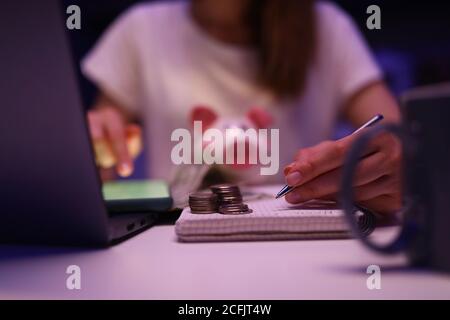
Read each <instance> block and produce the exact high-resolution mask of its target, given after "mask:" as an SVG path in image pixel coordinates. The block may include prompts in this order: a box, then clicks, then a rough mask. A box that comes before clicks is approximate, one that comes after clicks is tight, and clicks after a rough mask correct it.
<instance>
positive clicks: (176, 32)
mask: <svg viewBox="0 0 450 320" xmlns="http://www.w3.org/2000/svg"><path fill="white" fill-rule="evenodd" d="M188 6H189V3H188V2H185V1H183V2H168V3H166V2H162V3H153V4H140V5H137V6H135V7H133V8H132V9H130V10H129V11H127V12H126V13H124V14H123V15H122V16H121V17H120V18H119V19H118V20H117V21H116V22H115V23H114V24H113V25H112V26H111V27H110V28H109V29H108V30H107V32H106V33H105V34H104V36H103V37H102V38H101V40H100V41H99V42H98V43H97V45H96V47H95V48H94V49H93V50H92V51H91V52H90V54H89V55H88V56H87V57H86V58H85V60H84V61H83V63H82V70H83V72H84V74H85V75H86V76H87V77H88V78H89V79H91V80H92V81H93V82H94V83H96V84H97V85H98V87H99V88H100V89H102V90H104V92H106V93H107V94H108V95H110V96H111V97H112V98H114V99H116V100H117V101H118V102H119V103H121V104H123V105H124V106H125V107H126V108H128V109H129V110H130V111H133V112H136V113H138V114H140V116H141V117H142V119H143V121H144V125H145V132H146V135H145V144H146V150H147V152H148V165H149V167H148V169H149V170H148V173H149V175H150V176H151V177H153V178H165V179H167V178H168V177H169V175H170V172H171V170H172V169H173V167H174V165H173V164H172V161H171V158H170V154H171V150H172V148H173V146H174V143H173V142H171V134H172V132H173V131H174V130H175V129H177V128H190V126H191V123H190V120H189V118H190V117H189V116H190V112H191V110H192V108H193V107H194V106H197V105H208V106H210V107H211V108H212V109H214V111H215V112H216V113H217V114H219V115H220V116H236V117H241V116H244V115H245V114H246V112H247V111H248V109H250V108H251V107H253V106H259V107H262V108H265V109H266V110H268V111H269V112H270V113H271V114H272V115H273V116H274V117H275V124H274V125H273V127H274V128H279V129H280V174H278V175H277V176H275V177H272V179H269V180H271V181H278V182H281V180H282V168H283V167H284V166H285V165H287V164H289V163H290V162H292V161H293V158H294V155H295V153H296V151H297V150H298V149H300V148H302V147H305V146H310V145H314V144H317V143H319V142H321V141H323V140H326V139H330V138H331V135H332V133H333V129H334V127H335V124H336V121H337V119H338V117H339V116H340V111H341V110H340V108H341V106H342V105H343V102H344V101H346V99H348V98H349V97H350V96H352V95H353V94H355V93H356V92H357V91H358V90H360V89H362V88H363V87H364V86H366V85H368V84H369V83H371V82H373V81H376V80H379V79H381V77H382V74H381V72H380V69H379V68H378V66H377V65H376V63H375V62H374V59H373V58H372V56H371V54H370V52H369V50H368V48H367V45H366V43H365V42H364V40H363V38H362V37H361V35H360V33H359V31H358V30H357V27H356V26H355V24H354V23H353V21H352V20H351V18H350V17H349V16H348V15H347V14H346V13H344V12H343V11H342V10H341V9H339V8H338V7H337V6H335V5H334V4H331V3H327V2H320V3H318V4H317V6H316V11H317V14H318V48H317V50H316V57H315V63H314V65H313V66H312V67H311V69H310V72H309V75H308V80H307V85H306V88H305V90H304V92H303V93H302V95H301V96H300V95H299V97H298V98H297V99H293V100H292V101H289V102H282V101H278V100H277V99H274V98H273V97H272V95H271V94H270V93H269V92H265V91H264V90H262V89H261V88H260V87H259V86H257V85H256V84H255V83H254V81H253V79H254V76H255V73H256V68H257V64H256V56H255V52H254V51H253V50H251V49H248V48H243V47H238V46H233V45H229V44H224V43H222V42H220V41H217V40H215V39H213V38H212V37H210V36H209V35H207V34H206V33H205V32H204V31H203V30H202V29H200V28H199V27H198V26H197V25H196V24H195V22H194V21H193V20H192V18H191V17H190V13H189V7H188ZM298 41H302V39H298Z"/></svg>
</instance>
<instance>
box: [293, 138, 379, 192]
mask: <svg viewBox="0 0 450 320" xmlns="http://www.w3.org/2000/svg"><path fill="white" fill-rule="evenodd" d="M356 138H357V135H353V136H348V137H345V138H343V139H341V140H338V141H325V142H322V143H320V144H318V145H317V146H314V147H311V148H306V149H302V150H300V151H299V152H298V153H297V155H296V161H295V162H294V163H292V164H290V165H289V166H287V167H286V168H285V174H286V183H287V184H288V185H289V186H298V185H302V184H305V183H307V182H308V181H311V180H312V179H314V178H316V177H318V176H320V175H322V174H324V173H326V172H328V171H331V170H333V169H336V168H339V167H341V166H342V164H343V162H344V159H345V156H346V154H347V151H348V150H349V148H350V147H351V145H352V143H353V141H354V140H355V139H356ZM375 147H376V146H374V145H370V146H369V147H368V149H367V150H366V152H365V154H370V153H372V152H374V150H375V149H374V148H375Z"/></svg>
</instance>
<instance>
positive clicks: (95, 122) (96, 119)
mask: <svg viewBox="0 0 450 320" xmlns="http://www.w3.org/2000/svg"><path fill="white" fill-rule="evenodd" d="M87 118H88V122H89V130H90V134H91V137H92V139H93V140H94V149H95V151H96V154H97V158H98V157H100V159H98V161H99V162H98V163H99V164H100V165H101V166H102V167H105V168H109V167H111V166H113V165H114V164H116V166H117V172H118V174H119V175H120V176H122V177H127V176H129V175H131V174H132V172H133V169H134V168H133V161H132V156H131V154H130V150H129V147H128V142H127V137H128V136H130V137H133V138H134V139H132V140H135V141H134V145H135V146H134V148H133V149H136V150H134V151H135V153H139V152H140V146H141V129H140V127H139V126H137V125H129V126H127V127H125V123H124V120H123V118H122V116H121V114H120V113H119V112H117V110H115V109H113V108H107V107H105V108H102V109H99V110H95V111H91V112H89V113H88V116H87ZM132 151H133V150H132Z"/></svg>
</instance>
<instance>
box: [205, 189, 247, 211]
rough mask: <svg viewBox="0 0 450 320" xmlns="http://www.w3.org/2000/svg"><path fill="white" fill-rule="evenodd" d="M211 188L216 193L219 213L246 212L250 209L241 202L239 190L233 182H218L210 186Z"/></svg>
mask: <svg viewBox="0 0 450 320" xmlns="http://www.w3.org/2000/svg"><path fill="white" fill-rule="evenodd" d="M211 190H212V191H213V192H214V193H215V194H216V195H217V199H218V203H219V213H221V214H230V215H231V214H233V215H237V214H247V213H251V212H252V211H251V210H250V209H249V208H248V205H246V204H244V203H243V197H242V194H241V190H240V189H239V187H238V186H237V185H234V184H219V185H214V186H211Z"/></svg>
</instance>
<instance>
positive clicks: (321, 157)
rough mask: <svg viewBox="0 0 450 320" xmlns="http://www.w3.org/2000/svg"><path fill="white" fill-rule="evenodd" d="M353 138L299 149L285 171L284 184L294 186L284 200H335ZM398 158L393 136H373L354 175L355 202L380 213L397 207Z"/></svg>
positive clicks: (398, 190)
mask: <svg viewBox="0 0 450 320" xmlns="http://www.w3.org/2000/svg"><path fill="white" fill-rule="evenodd" d="M356 138H357V135H350V136H348V137H345V138H343V139H341V140H338V141H326V142H322V143H320V144H318V145H316V146H313V147H310V148H305V149H301V150H300V151H299V152H298V153H297V155H296V157H295V161H294V162H293V163H291V164H290V165H288V166H287V167H286V168H285V170H284V174H285V176H286V182H287V184H288V185H289V186H296V189H295V190H294V191H292V192H291V193H289V194H288V195H287V196H286V200H287V201H288V202H289V203H292V204H296V203H301V202H305V201H308V200H312V199H327V200H338V196H339V191H340V183H341V174H342V166H343V163H344V161H345V157H346V154H347V152H348V150H349V149H350V147H351V145H352V143H353V142H354V141H355V139H356ZM401 158H402V150H401V145H400V142H399V140H398V139H397V138H396V137H395V136H393V135H392V134H390V133H382V134H380V135H378V136H377V137H376V138H374V139H373V140H372V141H371V143H370V144H369V146H368V147H367V150H366V153H365V157H364V158H362V159H361V160H360V162H359V164H358V166H357V168H356V171H355V174H354V179H353V188H354V199H355V201H356V202H357V203H358V204H360V205H361V206H364V207H366V208H368V209H371V210H373V211H375V212H378V213H381V214H389V213H392V212H395V211H396V210H398V209H400V207H401V202H402V190H401V189H402V188H401Z"/></svg>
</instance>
